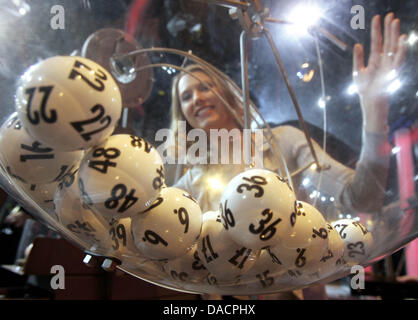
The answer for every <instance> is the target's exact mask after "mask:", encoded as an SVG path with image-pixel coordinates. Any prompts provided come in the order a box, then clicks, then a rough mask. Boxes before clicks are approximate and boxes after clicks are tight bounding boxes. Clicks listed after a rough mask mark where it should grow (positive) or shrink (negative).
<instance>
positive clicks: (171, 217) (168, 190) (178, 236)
mask: <svg viewBox="0 0 418 320" xmlns="http://www.w3.org/2000/svg"><path fill="white" fill-rule="evenodd" d="M131 227H132V233H133V236H134V239H135V244H136V246H137V248H138V249H139V251H140V252H141V253H143V254H144V255H145V256H147V257H149V258H150V259H156V260H161V259H175V258H177V257H180V256H182V255H184V254H186V252H187V251H188V250H190V248H191V247H192V246H193V245H194V244H195V243H196V241H197V239H198V238H199V235H200V232H201V229H202V211H201V209H200V206H199V204H198V203H197V201H196V200H195V199H194V198H192V197H191V196H190V194H188V193H187V192H186V191H184V190H181V189H178V188H175V187H165V188H162V189H161V192H160V194H159V195H158V197H157V199H156V200H155V202H154V203H153V204H152V205H151V207H150V208H148V209H147V210H146V211H144V212H142V213H139V214H137V215H135V216H133V217H132V225H131Z"/></svg>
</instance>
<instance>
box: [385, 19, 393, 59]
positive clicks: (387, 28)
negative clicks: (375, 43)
mask: <svg viewBox="0 0 418 320" xmlns="http://www.w3.org/2000/svg"><path fill="white" fill-rule="evenodd" d="M393 17H394V14H393V13H392V12H391V13H388V14H387V15H386V17H385V29H384V42H383V54H384V55H387V54H389V52H390V48H391V33H392V32H391V24H392V21H393Z"/></svg>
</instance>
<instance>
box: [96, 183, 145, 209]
mask: <svg viewBox="0 0 418 320" xmlns="http://www.w3.org/2000/svg"><path fill="white" fill-rule="evenodd" d="M127 192H128V188H127V187H126V186H125V185H124V184H122V183H119V184H117V185H116V186H114V187H113V189H112V191H111V193H110V195H111V197H110V198H109V199H107V200H106V201H105V203H104V205H105V207H106V208H107V209H116V208H117V207H118V206H119V201H120V200H122V199H124V200H123V202H122V204H121V205H120V207H119V208H118V210H117V212H125V211H126V210H128V209H129V208H130V207H132V206H133V205H134V204H135V203H136V202H137V201H138V198H137V197H134V194H135V189H131V191H130V192H129V194H127Z"/></svg>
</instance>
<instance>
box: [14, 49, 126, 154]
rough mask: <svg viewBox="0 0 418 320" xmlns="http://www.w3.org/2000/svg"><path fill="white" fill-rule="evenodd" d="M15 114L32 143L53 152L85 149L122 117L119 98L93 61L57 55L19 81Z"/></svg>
mask: <svg viewBox="0 0 418 320" xmlns="http://www.w3.org/2000/svg"><path fill="white" fill-rule="evenodd" d="M16 109H17V111H18V113H19V118H20V120H21V121H22V122H23V125H24V126H25V127H26V128H27V129H28V131H29V133H30V134H31V135H32V136H33V137H35V138H36V139H37V140H39V141H42V142H43V143H45V144H46V145H48V146H50V147H53V148H55V149H57V150H64V151H71V150H78V149H88V148H90V147H92V146H94V145H96V144H98V143H100V142H101V141H103V140H104V139H106V138H107V137H108V136H110V135H111V134H112V132H113V130H114V128H115V126H116V124H117V121H118V120H119V118H120V115H121V110H122V107H121V95H120V91H119V88H118V85H117V84H116V82H115V81H114V80H113V78H112V76H111V75H110V73H109V72H107V71H106V70H105V68H103V67H101V66H100V65H98V64H97V63H96V62H94V61H92V60H89V59H86V58H82V57H76V56H56V57H52V58H48V59H46V60H43V61H41V62H39V63H37V64H35V65H33V66H31V67H30V68H29V69H28V70H27V71H26V72H25V73H24V74H23V75H22V76H21V77H20V79H19V82H18V89H17V92H16Z"/></svg>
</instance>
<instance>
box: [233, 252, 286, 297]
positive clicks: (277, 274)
mask: <svg viewBox="0 0 418 320" xmlns="http://www.w3.org/2000/svg"><path fill="white" fill-rule="evenodd" d="M286 272H287V269H286V268H285V267H283V265H281V264H280V263H279V261H277V260H275V259H274V258H273V257H272V256H271V255H270V253H269V252H268V250H267V249H262V250H261V251H260V256H259V257H258V259H257V260H256V262H255V264H254V266H253V267H252V268H251V269H250V270H249V271H248V272H247V273H246V274H244V275H243V276H242V277H241V280H242V283H243V284H245V283H248V285H250V286H251V287H252V288H255V289H268V288H270V287H272V286H274V284H275V283H276V282H277V279H280V278H281V276H282V275H283V274H285V273H286Z"/></svg>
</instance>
